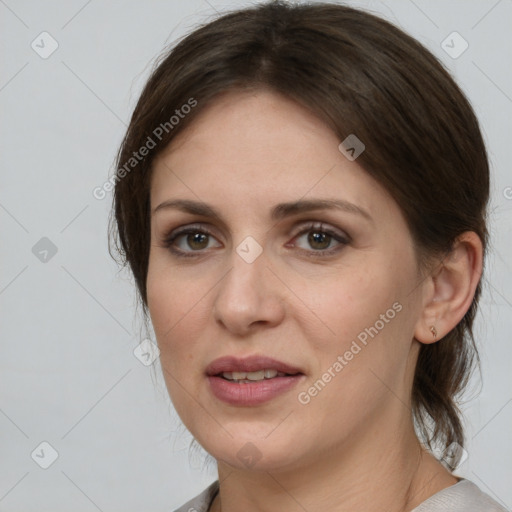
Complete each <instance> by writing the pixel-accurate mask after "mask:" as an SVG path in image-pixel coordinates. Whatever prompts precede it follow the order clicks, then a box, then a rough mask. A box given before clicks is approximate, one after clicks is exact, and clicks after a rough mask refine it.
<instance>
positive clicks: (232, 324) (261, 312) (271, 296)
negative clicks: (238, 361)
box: [213, 251, 285, 336]
mask: <svg viewBox="0 0 512 512" xmlns="http://www.w3.org/2000/svg"><path fill="white" fill-rule="evenodd" d="M231 264H232V266H231V269H230V270H229V271H228V272H227V273H226V275H225V276H224V278H222V279H221V281H220V283H219V285H218V287H216V288H215V289H216V291H217V294H216V296H215V299H214V304H213V315H214V318H215V320H216V321H217V322H219V323H221V324H222V325H223V326H224V328H226V329H227V330H229V331H230V332H232V333H233V334H237V335H240V336H243V335H247V334H250V333H251V332H253V331H254V330H255V329H257V328H259V327H261V326H266V327H274V326H276V325H278V324H279V323H280V322H282V321H283V318H284V315H285V301H284V299H285V297H284V291H283V288H284V287H283V284H282V283H281V282H280V281H279V279H277V278H276V276H275V275H274V272H273V271H272V270H270V268H269V261H268V258H267V257H266V254H265V251H263V252H262V253H261V254H260V255H259V256H258V257H257V258H256V259H255V260H254V261H252V262H251V263H249V262H247V261H246V260H244V259H243V258H242V257H241V256H240V255H239V254H238V253H237V252H236V251H233V255H232V258H231Z"/></svg>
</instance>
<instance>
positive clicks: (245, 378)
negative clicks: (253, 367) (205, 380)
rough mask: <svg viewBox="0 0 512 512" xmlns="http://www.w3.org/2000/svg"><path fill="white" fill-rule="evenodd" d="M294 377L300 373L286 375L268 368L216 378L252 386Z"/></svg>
mask: <svg viewBox="0 0 512 512" xmlns="http://www.w3.org/2000/svg"><path fill="white" fill-rule="evenodd" d="M292 375H299V373H298V372H297V373H284V372H279V371H277V370H276V369H275V368H266V369H264V370H258V371H255V372H240V371H238V372H222V373H219V374H217V375H215V376H216V377H221V378H222V379H225V380H229V381H231V382H237V383H239V384H251V383H253V382H261V381H262V380H269V379H274V378H276V377H291V376H292Z"/></svg>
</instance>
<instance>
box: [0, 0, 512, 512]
mask: <svg viewBox="0 0 512 512" xmlns="http://www.w3.org/2000/svg"><path fill="white" fill-rule="evenodd" d="M348 3H350V4H353V5H356V6H360V7H363V8H369V9H371V10H373V11H374V12H377V13H381V14H382V15H383V16H384V17H386V18H388V19H390V20H391V21H393V22H395V23H396V24H398V25H399V26H401V27H402V28H403V29H405V30H406V31H408V32H409V33H411V34H412V35H413V36H415V37H417V38H418V39H419V40H420V41H421V42H422V43H424V44H425V45H426V46H427V47H429V48H430V49H431V51H433V52H434V53H435V54H436V55H437V56H438V57H439V58H440V59H441V60H442V61H443V62H444V63H445V64H446V65H447V66H448V67H449V69H450V70H451V71H452V73H453V75H454V76H455V78H456V80H457V81H458V83H459V84H461V86H462V88H463V89H464V91H465V92H466V93H467V95H468V96H469V98H470V101H471V102H472V104H473V105H474V108H475V110H476V112H477V115H478V116H479V118H480V120H481V123H482V127H483V131H484V134H485V138H486V141H487V143H488V147H489V153H490V157H491V163H492V171H493V185H492V207H491V217H490V222H491V233H492V237H493V241H492V253H491V255H490V258H489V260H488V262H487V279H486V284H485V291H484V296H483V300H482V309H481V313H480V316H479V318H478V325H477V336H478V339H479V346H480V350H481V357H482V363H483V364H482V370H483V372H482V374H483V379H482V381H480V379H479V378H475V379H474V380H473V382H472V386H471V390H470V393H469V394H468V398H471V397H472V398H473V400H472V401H471V402H469V403H468V404H467V405H466V406H465V411H466V415H467V434H468V441H469V444H468V453H469V456H468V458H467V460H466V461H465V462H464V464H463V465H462V466H461V467H460V468H459V470H458V471H457V474H459V475H461V476H465V477H466V478H469V479H471V480H473V481H474V482H475V483H477V484H478V485H479V486H480V487H481V488H482V489H483V490H484V491H486V492H488V493H489V494H491V495H492V496H493V497H494V498H495V499H497V500H500V501H501V502H502V503H503V504H504V505H506V506H507V507H508V508H510V507H512V488H511V486H510V481H511V477H512V474H511V473H512V472H511V463H510V461H511V460H512V446H511V441H510V432H511V424H512V389H511V385H510V382H511V378H510V370H511V359H512V358H511V356H512V343H511V339H510V331H511V329H512V271H511V263H510V253H511V248H512V229H511V228H512V222H511V220H512V188H510V187H512V175H511V171H510V169H511V164H512V161H511V156H510V136H511V133H512V123H511V119H512V99H511V98H512V81H511V78H512V76H511V70H510V62H511V61H512V55H511V54H512V44H511V43H512V35H511V33H512V31H511V26H512V2H511V1H510V0H500V1H496V0H489V1H484V0H481V1H463V0H459V1H446V0H436V1H431V0H430V1H426V0H414V1H412V0H402V1H398V0H386V1H382V2H381V1H353V2H348ZM247 4H248V3H247V2H242V1H233V2H230V3H221V2H220V1H216V0H210V1H206V0H189V1H187V2H180V1H178V0H171V1H161V0H160V1H159V0H152V1H144V2H143V1H141V0H140V1H134V0H130V1H122V2H121V1H114V0H109V1H101V2H100V1H98V0H90V1H84V0H74V1H68V2H57V1H52V0H48V1H45V2H36V1H35V0H25V1H23V0H5V1H4V0H0V40H1V45H2V46H1V48H2V51H1V58H2V60H1V68H0V108H1V123H0V130H1V132H0V158H1V187H0V222H1V229H2V231H1V233H2V243H1V244H0V251H1V260H0V262H1V263H0V269H1V274H0V308H1V309H0V311H1V317H0V329H1V330H0V340H1V352H0V511H5V512H22V511H23V512H31V511H36V510H37V511H38V512H46V511H52V512H62V511H67V510H71V509H73V510H74V511H75V512H82V511H83V512H94V511H95V510H100V511H103V512H107V511H109V512H121V511H122V512H130V511H140V510H151V511H170V510H173V509H174V508H176V507H178V506H179V505H181V504H183V503H184V502H185V501H187V500H188V499H190V498H191V497H192V496H194V495H195V494H197V493H198V492H200V491H201V490H202V489H203V488H204V487H205V486H206V485H207V484H208V483H210V482H211V481H212V480H213V479H214V478H215V474H214V473H213V472H212V471H210V472H207V471H202V470H201V465H202V463H201V455H200V454H196V455H194V456H193V457H192V460H191V463H192V464H190V463H189V457H188V446H189V441H190V435H189V434H188V433H186V432H185V431H184V428H183V427H182V426H181V427H180V422H179V420H178V419H177V417H176V414H175V412H174V410H173V408H172V405H170V401H169V399H168V397H167V393H166V390H165V386H164V383H163V377H162V376H161V374H160V367H159V364H158V360H157V361H156V363H155V364H154V365H153V366H145V365H144V364H142V363H141V361H140V360H139V359H137V358H136V357H135V355H134V353H133V351H134V349H136V348H137V345H138V343H139V342H140V341H141V339H142V337H143V334H141V329H140V322H139V321H137V319H136V318H137V317H136V314H137V311H136V309H135V307H134V289H133V285H132V283H131V280H130V276H129V275H128V274H127V273H126V272H123V273H120V274H119V273H118V271H117V267H116V265H115V264H114V262H113V261H112V260H111V259H110V256H109V254H108V251H107V231H106V229H107V218H108V212H109V207H110V204H111V203H110V201H111V194H108V195H107V197H106V198H105V199H103V200H97V199H95V198H94V197H93V195H92V190H93V189H94V187H97V186H101V185H102V184H103V183H104V182H105V180H106V179H107V177H108V175H109V173H111V172H112V164H113V160H114V156H115V152H116V150H117V147H118V145H119V143H120V141H121V138H122V136H123V133H124V130H125V127H126V124H127V122H128V120H129V118H130V115H131V112H132V109H133V107H134V106H135V102H136V100H137V97H138V94H139V92H140V90H141V87H142V86H143V84H144V81H145V79H146V78H147V76H148V73H149V71H150V67H151V63H152V61H153V59H154V58H155V57H156V56H157V55H158V54H160V52H161V50H162V49H163V48H164V46H166V45H167V44H170V43H172V42H173V41H174V40H175V39H176V38H178V37H180V36H182V35H183V34H185V33H187V32H188V31H190V30H191V29H192V28H193V27H194V26H196V25H197V23H199V22H204V21H207V20H209V19H211V18H212V17H213V16H215V15H216V13H217V12H222V11H224V10H225V9H227V8H233V7H237V6H242V5H247ZM43 31H46V32H48V33H49V34H51V37H52V38H53V39H55V40H56V41H57V43H58V48H57V50H56V51H55V52H54V53H53V54H52V55H50V56H49V57H48V58H46V59H43V58H42V57H41V56H40V55H39V54H38V53H36V51H34V49H32V47H31V43H32V42H33V41H35V43H34V44H35V45H36V44H37V45H38V49H39V51H40V52H43V51H48V50H49V49H51V40H50V39H48V36H40V34H41V32H43ZM453 31H457V32H458V33H459V34H460V35H461V36H462V37H463V38H464V39H465V40H466V41H467V42H468V44H469V47H468V49H467V50H466V51H465V52H464V53H462V55H460V56H459V57H458V58H456V59H454V58H452V57H450V56H449V55H448V54H447V53H446V52H445V50H444V49H443V47H442V46H441V43H442V41H444V40H445V39H446V38H447V36H449V35H450V34H451V33H452V32H453ZM42 38H46V39H44V41H43V43H41V39H42ZM451 40H452V39H448V44H450V45H451V46H454V47H455V50H457V49H460V48H461V46H460V45H459V42H455V43H451V42H450V41H451ZM445 44H446V43H445ZM457 45H459V46H457ZM452 51H454V50H452ZM43 237H47V238H48V239H49V240H51V242H52V243H53V244H54V245H55V246H56V248H57V253H56V254H55V255H53V256H52V255H51V252H50V253H48V254H47V255H46V258H47V260H48V261H46V262H42V261H40V259H39V258H41V257H44V256H45V254H44V253H41V252H38V250H39V251H41V250H43V249H44V247H43V249H41V248H40V247H39V246H36V249H38V250H34V251H35V252H36V253H37V254H38V255H39V258H38V257H36V254H34V252H33V247H34V246H35V245H36V244H37V243H38V242H39V241H40V239H41V238H43ZM41 243H42V244H45V243H48V242H40V244H41ZM154 374H156V375H157V378H154ZM479 391H480V394H479V395H478V392H479ZM42 442H47V443H49V444H50V445H51V446H52V447H53V449H54V450H56V452H57V453H58V458H57V459H56V460H55V462H54V463H53V464H52V465H51V466H50V467H48V469H43V468H41V467H40V465H39V464H41V463H43V464H44V461H45V458H46V462H48V461H49V460H50V459H49V458H48V457H50V456H51V449H50V448H49V447H48V446H46V445H42V446H40V444H41V443H42ZM31 454H33V455H31ZM36 461H38V462H39V464H38V463H36Z"/></svg>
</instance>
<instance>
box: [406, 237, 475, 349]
mask: <svg viewBox="0 0 512 512" xmlns="http://www.w3.org/2000/svg"><path fill="white" fill-rule="evenodd" d="M482 259H483V247H482V242H481V240H480V237H479V236H478V235H477V234H476V233H474V232H473V231H467V232H465V233H463V234H462V235H460V236H459V237H458V238H457V239H456V241H455V243H454V244H453V248H452V250H451V252H450V253H449V254H448V255H447V256H446V257H445V258H443V260H442V261H441V262H440V265H439V266H438V267H437V270H436V272H435V273H433V274H432V275H431V276H430V277H429V279H428V280H427V283H426V284H428V285H429V287H430V290H429V298H428V300H427V303H426V304H425V305H424V307H423V311H422V314H421V316H420V318H419V319H418V323H417V325H416V330H415V333H414V337H415V338H416V339H417V340H418V341H419V342H421V343H425V344H430V343H435V342H437V341H439V340H441V339H442V338H443V336H445V335H446V334H448V333H449V332H450V331H451V330H452V329H453V328H454V327H455V326H456V325H457V324H458V323H459V322H460V321H461V320H462V318H463V317H464V315H465V314H466V312H467V311H468V309H469V307H470V306H471V303H472V301H473V297H474V295H475V290H476V287H477V286H478V283H479V281H480V277H481V275H482Z"/></svg>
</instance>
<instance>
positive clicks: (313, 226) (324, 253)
mask: <svg viewBox="0 0 512 512" xmlns="http://www.w3.org/2000/svg"><path fill="white" fill-rule="evenodd" d="M310 232H314V233H322V234H325V235H329V236H331V237H332V239H334V240H336V241H337V242H339V245H337V246H335V247H334V248H332V247H331V248H330V249H321V250H311V251H308V250H307V249H301V248H299V251H301V252H305V253H307V255H308V256H310V257H312V258H318V257H320V258H321V257H328V256H331V255H333V254H335V253H337V252H339V251H340V250H341V249H343V247H344V246H345V245H347V244H349V243H350V242H351V239H350V237H349V236H348V235H345V236H342V235H340V234H339V233H337V232H336V231H334V230H332V229H330V228H328V227H325V228H324V226H323V224H322V223H321V222H311V223H310V224H308V225H306V226H304V227H303V229H302V230H301V231H299V232H298V233H297V234H296V235H295V236H294V237H293V238H294V239H296V238H299V237H300V236H302V235H304V234H306V233H310ZM189 234H202V235H208V236H211V237H214V234H213V233H212V232H211V231H210V230H209V229H207V228H206V227H204V226H194V225H191V226H187V227H184V228H182V229H179V230H178V231H174V232H171V233H170V234H169V235H167V236H165V237H164V238H163V241H162V244H163V247H165V248H166V249H168V250H169V251H170V252H171V253H173V254H174V255H176V256H178V257H180V258H195V257H199V256H202V255H203V254H204V252H203V251H202V250H198V251H193V250H192V251H183V250H181V249H176V248H175V247H174V242H175V240H176V239H177V238H178V237H180V236H182V235H189Z"/></svg>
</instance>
